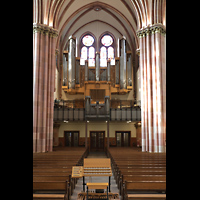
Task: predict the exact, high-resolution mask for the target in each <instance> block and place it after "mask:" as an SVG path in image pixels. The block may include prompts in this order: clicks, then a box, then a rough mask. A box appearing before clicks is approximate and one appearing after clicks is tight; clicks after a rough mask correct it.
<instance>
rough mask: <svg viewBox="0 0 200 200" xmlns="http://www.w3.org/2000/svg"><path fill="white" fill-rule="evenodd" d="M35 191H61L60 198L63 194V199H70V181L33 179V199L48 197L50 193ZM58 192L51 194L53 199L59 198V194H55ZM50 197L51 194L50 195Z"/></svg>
mask: <svg viewBox="0 0 200 200" xmlns="http://www.w3.org/2000/svg"><path fill="white" fill-rule="evenodd" d="M35 191H42V192H49V191H50V192H55V191H56V192H57V191H59V192H61V193H63V194H62V195H60V196H59V199H60V198H61V196H62V197H63V198H62V199H63V200H69V199H70V194H69V185H68V181H33V199H34V198H35V199H38V198H43V199H48V198H47V196H48V195H44V194H34V192H35ZM55 195H56V194H51V197H52V198H53V199H56V198H57V199H58V196H55ZM48 197H49V196H48Z"/></svg>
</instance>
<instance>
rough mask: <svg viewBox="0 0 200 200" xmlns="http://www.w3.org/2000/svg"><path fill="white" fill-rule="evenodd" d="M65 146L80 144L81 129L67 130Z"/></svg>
mask: <svg viewBox="0 0 200 200" xmlns="http://www.w3.org/2000/svg"><path fill="white" fill-rule="evenodd" d="M64 137H65V146H67V147H78V144H79V131H65V132H64Z"/></svg>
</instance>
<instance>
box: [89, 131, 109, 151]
mask: <svg viewBox="0 0 200 200" xmlns="http://www.w3.org/2000/svg"><path fill="white" fill-rule="evenodd" d="M104 143H105V131H90V150H91V151H104Z"/></svg>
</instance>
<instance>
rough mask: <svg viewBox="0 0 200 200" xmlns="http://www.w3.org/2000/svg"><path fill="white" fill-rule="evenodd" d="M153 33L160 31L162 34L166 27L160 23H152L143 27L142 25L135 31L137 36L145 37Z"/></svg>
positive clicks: (164, 32)
mask: <svg viewBox="0 0 200 200" xmlns="http://www.w3.org/2000/svg"><path fill="white" fill-rule="evenodd" d="M155 33H160V34H162V35H165V34H166V27H165V26H164V25H163V24H161V23H158V24H152V25H150V24H149V25H148V26H145V27H142V28H141V29H139V30H138V31H137V36H138V38H142V37H146V36H147V35H153V34H155Z"/></svg>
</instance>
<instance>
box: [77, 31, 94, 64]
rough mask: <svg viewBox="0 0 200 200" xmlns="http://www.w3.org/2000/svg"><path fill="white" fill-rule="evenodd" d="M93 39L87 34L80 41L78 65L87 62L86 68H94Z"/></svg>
mask: <svg viewBox="0 0 200 200" xmlns="http://www.w3.org/2000/svg"><path fill="white" fill-rule="evenodd" d="M94 42H95V41H94V38H93V37H92V36H91V35H89V34H87V35H85V36H84V37H83V38H82V40H81V58H80V65H85V60H88V66H90V67H94V66H95V48H94Z"/></svg>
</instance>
